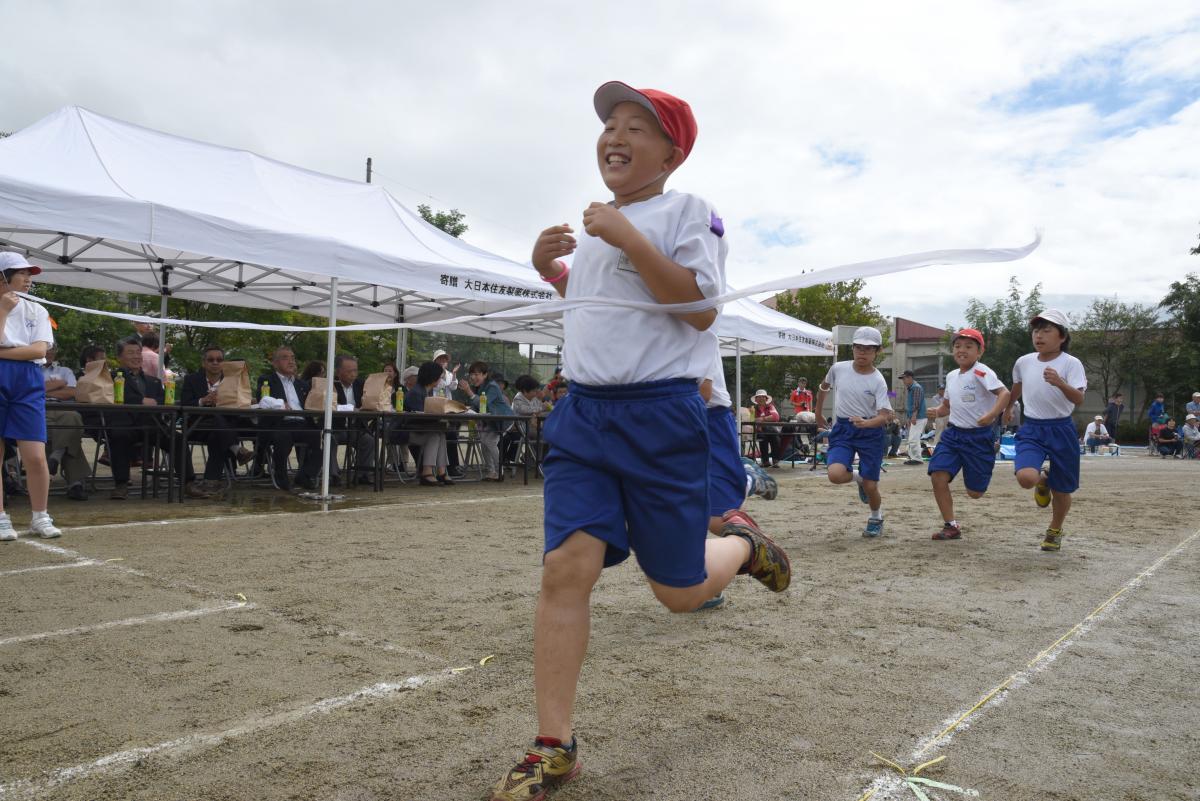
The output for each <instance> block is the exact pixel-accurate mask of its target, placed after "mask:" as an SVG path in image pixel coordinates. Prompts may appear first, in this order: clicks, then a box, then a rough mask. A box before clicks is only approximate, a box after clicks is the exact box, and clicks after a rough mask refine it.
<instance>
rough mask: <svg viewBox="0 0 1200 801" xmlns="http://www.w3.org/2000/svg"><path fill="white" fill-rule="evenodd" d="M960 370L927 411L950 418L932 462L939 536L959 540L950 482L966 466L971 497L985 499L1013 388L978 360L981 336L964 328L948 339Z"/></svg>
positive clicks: (950, 375) (949, 378)
mask: <svg viewBox="0 0 1200 801" xmlns="http://www.w3.org/2000/svg"><path fill="white" fill-rule="evenodd" d="M950 349H951V351H952V352H953V354H954V362H955V364H957V365H958V369H957V370H951V371H950V372H948V373H946V393H945V397H944V399H943V400H942V402H941V404H940V405H938V406H934V407H932V408H930V409H929V419H930V420H937V418H939V417H949V418H950V420H949V422H948V423H947V424H946V431H945V433H944V434H943V435H942V441H941V443H939V444H938V446H937V448H936V449H935V450H934V452H933V458H932V459H930V460H929V480H930V481H931V482H932V483H933V497H934V500H936V501H937V505H938V511H940V512H941V513H942V522H943V525H942V528H941V530H940V531H938V532H936V533H935V534H934V535H933V539H935V540H957V539H960V538H961V537H962V529H961V528H959V525H958V520H956V519H955V518H954V499H953V498H952V497H951V495H950V482H951V481H953V480H954V477H955V476H956V475H958V471H959V470H962V474H963V485H964V486H965V487H966V488H967V495H969V496H970V497H972V498H982V497H983V493H985V492H987V488H988V484H989V483H991V480H992V470H993V469H995V467H996V451H995V449H994V448H993V447H992V425H993V423H995V422H996V420H997V419H998V418H1000V417H1001V416H1002V415H1003V414H1004V410H1005V409H1006V408H1008V398H1009V391H1008V389H1006V388H1005V386H1004V382H1003V381H1001V380H1000V379H999V378H998V377H997V376H996V373H995V371H994V370H992V368H990V367H988V366H987V365H986V364H984V363H983V362H981V361H979V357H980V356H982V355H983V334H981V333H979V332H978V331H976V330H975V329H974V328H964V329H962V330H960V331H959V332H958V333H957V334H955V335H954V339H953V340H951V342H950Z"/></svg>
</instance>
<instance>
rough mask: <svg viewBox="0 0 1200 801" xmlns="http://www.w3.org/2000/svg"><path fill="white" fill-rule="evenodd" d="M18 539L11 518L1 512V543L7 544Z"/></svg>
mask: <svg viewBox="0 0 1200 801" xmlns="http://www.w3.org/2000/svg"><path fill="white" fill-rule="evenodd" d="M16 538H17V531H16V529H14V528H13V527H12V520H11V519H10V518H9V516H8V515H7V514H6V513H4V512H0V541H4V542H7V541H9V540H15V539H16Z"/></svg>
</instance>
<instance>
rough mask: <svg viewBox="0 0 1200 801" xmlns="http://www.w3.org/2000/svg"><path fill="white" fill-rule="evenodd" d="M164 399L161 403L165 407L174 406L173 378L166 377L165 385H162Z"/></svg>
mask: <svg viewBox="0 0 1200 801" xmlns="http://www.w3.org/2000/svg"><path fill="white" fill-rule="evenodd" d="M163 389H164V398H163V403H165V404H166V405H167V406H174V405H175V376H167V380H166V383H164V384H163Z"/></svg>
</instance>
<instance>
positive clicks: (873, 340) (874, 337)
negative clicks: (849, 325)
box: [851, 325, 883, 348]
mask: <svg viewBox="0 0 1200 801" xmlns="http://www.w3.org/2000/svg"><path fill="white" fill-rule="evenodd" d="M851 341H852V342H853V343H854V344H855V345H874V346H875V347H877V348H878V347H881V346H882V345H883V335H882V334H880V333H879V329H878V328H872V327H871V326H869V325H864V326H860V327H858V328H856V329H854V339H853V340H851Z"/></svg>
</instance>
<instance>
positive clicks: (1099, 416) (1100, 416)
mask: <svg viewBox="0 0 1200 801" xmlns="http://www.w3.org/2000/svg"><path fill="white" fill-rule="evenodd" d="M1096 419H1097V420H1103V419H1104V415H1102V414H1098V415H1096Z"/></svg>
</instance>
